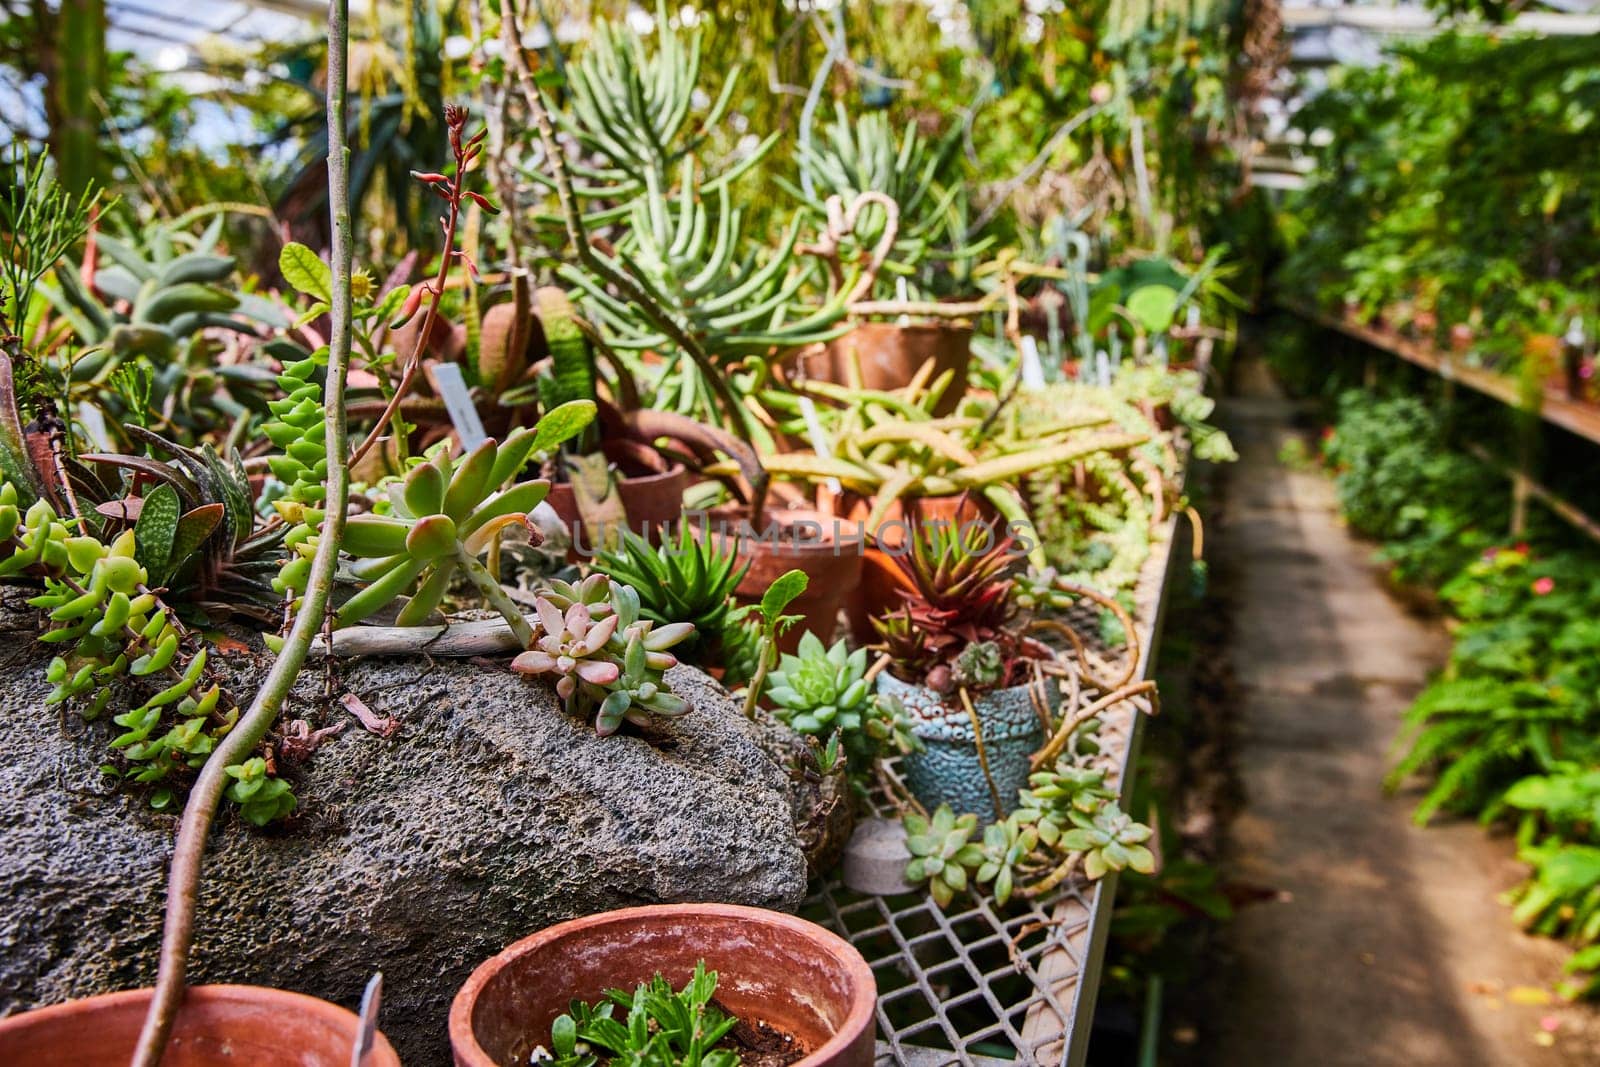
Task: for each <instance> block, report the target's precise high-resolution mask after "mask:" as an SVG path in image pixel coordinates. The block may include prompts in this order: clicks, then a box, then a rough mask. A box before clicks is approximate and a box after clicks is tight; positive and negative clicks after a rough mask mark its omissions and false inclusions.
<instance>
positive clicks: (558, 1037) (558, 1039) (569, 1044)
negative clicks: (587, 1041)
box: [550, 1015, 578, 1056]
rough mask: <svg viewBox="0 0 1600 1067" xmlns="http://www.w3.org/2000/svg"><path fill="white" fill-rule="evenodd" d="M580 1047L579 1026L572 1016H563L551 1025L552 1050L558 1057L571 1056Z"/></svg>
mask: <svg viewBox="0 0 1600 1067" xmlns="http://www.w3.org/2000/svg"><path fill="white" fill-rule="evenodd" d="M577 1045H578V1024H577V1022H576V1021H575V1020H574V1019H573V1018H572V1016H570V1015H562V1016H560V1017H558V1018H557V1019H556V1021H555V1022H553V1023H551V1024H550V1048H551V1050H552V1051H553V1052H555V1054H556V1055H557V1056H570V1055H572V1053H573V1050H574V1049H576V1048H577Z"/></svg>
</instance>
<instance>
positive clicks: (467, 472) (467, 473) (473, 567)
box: [284, 401, 594, 643]
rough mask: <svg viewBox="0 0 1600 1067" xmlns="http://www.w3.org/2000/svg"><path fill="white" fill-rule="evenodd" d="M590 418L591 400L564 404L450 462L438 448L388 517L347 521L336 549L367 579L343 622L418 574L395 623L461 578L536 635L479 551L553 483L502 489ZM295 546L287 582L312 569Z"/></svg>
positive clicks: (518, 627)
mask: <svg viewBox="0 0 1600 1067" xmlns="http://www.w3.org/2000/svg"><path fill="white" fill-rule="evenodd" d="M593 417H594V405H593V404H591V403H588V402H586V401H576V402H574V403H572V404H567V405H563V406H562V407H561V408H557V409H556V410H555V411H553V412H551V413H550V414H548V415H546V416H545V417H544V418H543V419H541V420H540V422H539V425H538V427H536V428H534V429H531V430H530V429H519V430H516V431H513V432H512V433H511V434H510V435H509V436H508V437H507V438H506V440H505V442H504V443H503V444H500V443H497V442H495V441H494V439H492V438H491V439H489V440H486V441H484V442H483V443H482V444H481V445H479V446H478V447H477V448H474V449H473V450H472V451H471V452H469V453H467V454H466V455H465V456H462V457H461V458H460V459H452V458H451V456H450V453H449V451H448V450H447V449H446V448H443V447H441V448H438V449H435V450H434V452H433V453H432V454H431V455H430V456H429V457H428V459H427V460H425V461H424V462H422V463H420V464H418V465H417V466H415V467H413V468H412V469H411V471H410V472H409V473H408V474H407V475H406V477H405V479H404V481H403V482H402V483H400V484H398V486H397V485H395V484H393V483H391V485H390V487H389V492H388V494H387V496H386V503H387V506H388V512H389V513H388V514H386V515H379V514H368V515H356V516H352V517H351V519H350V520H349V521H348V522H347V523H346V524H345V536H344V541H343V543H342V545H341V546H340V547H341V548H343V550H344V551H346V552H348V553H349V554H350V555H352V556H355V557H357V559H358V562H357V563H355V564H354V565H353V566H352V567H351V568H350V573H351V574H352V575H354V576H355V577H356V578H358V579H360V580H361V581H363V582H366V583H368V584H367V585H366V587H365V588H363V589H361V590H360V591H359V592H357V593H356V594H355V595H354V596H352V597H350V598H349V599H348V600H346V601H345V602H344V603H343V604H342V605H341V606H340V608H339V610H338V613H337V619H338V621H339V622H340V623H342V624H346V625H348V624H351V623H356V622H360V621H361V620H362V619H365V618H368V617H369V616H371V615H372V614H373V613H374V612H376V611H377V610H379V609H380V608H382V607H383V606H384V605H386V604H388V603H390V602H391V601H393V600H394V599H395V598H396V597H398V596H400V595H402V594H403V593H405V592H406V591H407V590H408V589H410V588H411V587H412V585H413V583H415V582H417V581H418V580H419V579H420V580H421V584H420V585H419V586H418V587H417V589H416V592H415V593H414V594H413V595H412V597H411V599H410V601H409V602H408V603H407V604H406V606H405V607H404V608H402V609H401V611H400V615H399V618H398V620H397V621H398V622H399V624H400V625H402V626H407V625H416V624H419V623H421V622H423V621H424V620H425V619H427V617H428V616H429V615H430V614H432V613H433V611H434V609H435V608H437V607H438V606H439V603H440V601H442V600H443V599H444V596H445V594H446V593H447V592H449V590H450V585H451V583H452V582H453V581H454V580H455V578H456V576H457V575H458V574H464V575H465V576H466V577H467V578H468V579H470V580H471V582H472V584H473V586H474V587H475V588H476V589H477V591H478V593H479V594H480V595H481V596H482V597H483V598H484V599H485V600H486V601H487V602H488V603H489V604H490V605H491V606H493V607H494V608H495V610H497V611H499V612H500V614H501V615H502V616H504V618H505V619H506V622H507V623H508V624H509V625H510V626H511V628H512V630H513V631H514V632H515V633H516V634H517V636H518V637H519V638H520V639H521V640H522V641H523V642H525V643H526V642H529V641H531V640H532V638H533V631H532V629H531V628H530V627H529V626H528V624H527V622H526V621H525V620H524V619H523V617H522V612H521V610H520V609H519V608H518V607H517V606H516V605H515V604H514V603H513V602H512V601H511V600H510V599H509V598H508V597H507V596H506V593H505V591H504V590H503V589H501V588H500V583H499V581H498V580H496V578H495V577H494V575H492V574H490V573H489V571H488V569H487V568H486V567H484V565H483V564H482V563H480V562H479V560H478V556H479V555H481V554H482V553H483V552H485V551H486V550H487V549H488V547H489V546H490V545H491V544H492V543H493V542H494V540H495V538H496V537H497V536H498V535H499V533H500V532H501V531H502V530H504V529H505V528H506V527H507V526H509V525H512V524H515V523H520V522H524V521H526V518H527V513H528V512H529V511H530V510H532V509H533V508H534V507H537V506H538V504H539V502H540V501H542V500H543V499H544V497H545V494H546V493H547V492H548V491H549V489H550V483H548V482H545V481H539V480H534V481H525V482H518V483H517V484H515V485H512V486H510V487H509V488H507V489H504V490H501V489H500V487H501V486H502V485H505V483H506V482H508V481H510V480H511V479H512V478H514V477H516V476H517V474H518V473H520V472H521V471H522V469H523V468H524V467H526V466H527V465H528V463H529V462H530V461H531V460H533V459H536V458H543V457H545V456H547V455H549V453H550V452H551V451H553V450H554V449H555V448H556V446H558V445H559V444H560V443H561V442H562V441H564V440H566V439H567V438H569V437H571V436H572V435H573V434H575V433H577V432H578V431H580V430H582V429H583V427H585V426H587V425H588V424H589V421H590V420H591V419H592V418H593ZM396 489H398V491H396ZM299 551H300V552H301V553H302V554H301V556H300V558H299V559H296V560H294V561H292V562H291V563H290V564H289V565H288V566H287V567H285V568H284V570H285V572H286V575H285V581H286V582H287V581H290V579H291V578H293V579H298V580H303V579H302V578H300V576H299V575H298V574H293V575H291V574H289V573H288V572H290V571H291V569H294V568H299V567H301V566H302V565H303V566H304V567H307V568H309V567H310V563H311V561H310V557H309V556H306V555H304V554H303V553H304V546H301V547H300V549H299Z"/></svg>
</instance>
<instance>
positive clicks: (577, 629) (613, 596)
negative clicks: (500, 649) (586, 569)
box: [511, 573, 694, 737]
mask: <svg viewBox="0 0 1600 1067" xmlns="http://www.w3.org/2000/svg"><path fill="white" fill-rule="evenodd" d="M535 612H536V615H537V619H538V629H537V630H536V631H535V632H534V634H533V637H532V638H531V640H530V641H529V643H528V650H527V651H526V652H523V653H522V654H521V655H519V656H517V658H516V659H514V660H512V662H511V668H512V670H515V671H518V672H520V673H522V674H528V675H533V676H537V677H544V678H550V679H553V680H554V682H555V688H556V695H557V696H559V697H560V698H561V700H562V703H563V704H565V705H566V708H567V710H568V711H570V712H573V713H575V714H588V713H589V712H591V711H593V712H594V716H595V722H594V726H595V732H596V733H598V734H600V736H602V737H605V736H607V735H610V734H613V733H616V732H617V730H618V728H620V727H621V726H622V723H623V721H624V720H628V721H631V722H634V723H637V724H640V725H643V724H646V723H648V722H649V721H650V719H651V717H653V716H659V717H663V718H672V717H675V716H678V715H682V714H683V713H684V712H686V711H688V710H689V704H688V702H687V701H685V700H684V699H683V698H682V697H680V696H678V695H677V694H676V693H674V692H672V691H671V690H670V689H668V688H667V686H666V682H665V680H664V679H663V677H662V675H663V674H664V672H665V671H666V670H667V669H668V668H669V667H673V666H675V665H676V664H677V662H678V661H677V658H676V657H675V656H673V655H672V653H670V652H668V651H667V649H669V648H671V647H673V646H674V645H676V644H678V643H679V642H681V641H684V640H685V639H687V638H688V637H689V636H691V635H692V634H693V633H694V627H693V625H691V624H689V623H669V624H667V625H665V626H661V627H657V626H656V625H655V623H654V622H652V621H651V620H649V619H644V618H641V617H640V615H639V594H638V593H637V592H635V591H634V589H633V588H632V587H631V586H627V585H624V584H622V583H621V582H613V581H612V580H611V579H610V578H609V577H607V576H606V575H604V574H599V573H596V574H592V575H590V576H589V577H588V578H586V579H584V580H583V581H582V582H579V583H576V584H569V583H566V582H555V583H552V590H551V592H550V593H548V594H546V595H544V596H541V597H538V598H537V599H536V600H535Z"/></svg>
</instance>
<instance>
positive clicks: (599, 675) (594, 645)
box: [511, 597, 622, 704]
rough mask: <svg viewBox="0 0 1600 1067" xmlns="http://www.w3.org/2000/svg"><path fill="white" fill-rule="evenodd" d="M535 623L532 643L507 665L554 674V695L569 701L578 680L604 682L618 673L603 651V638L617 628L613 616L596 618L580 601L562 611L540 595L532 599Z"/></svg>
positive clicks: (611, 680) (608, 681)
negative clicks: (537, 626)
mask: <svg viewBox="0 0 1600 1067" xmlns="http://www.w3.org/2000/svg"><path fill="white" fill-rule="evenodd" d="M536 607H537V610H538V615H539V627H540V630H541V631H542V632H541V633H540V634H538V635H537V636H535V637H534V639H533V647H532V648H530V649H529V650H528V651H526V652H524V653H522V655H520V656H518V657H517V658H516V659H514V660H512V661H511V668H512V670H515V671H520V672H522V673H523V674H549V675H555V676H556V695H557V696H559V697H560V698H561V699H562V701H563V702H565V703H568V704H570V703H571V702H572V698H573V696H575V695H576V694H577V691H578V683H579V682H580V681H584V682H588V683H589V684H590V685H597V686H606V685H610V684H611V683H612V682H615V681H616V680H617V679H618V678H620V677H622V668H621V666H620V665H618V664H617V663H615V662H613V661H612V660H611V659H609V658H600V657H602V656H603V655H604V653H605V648H606V642H608V641H610V640H611V635H612V634H613V633H615V632H616V630H617V617H616V616H615V615H607V616H606V617H605V618H603V619H600V620H599V621H598V622H597V621H595V619H594V618H593V617H592V616H591V615H590V614H589V608H588V606H587V605H584V604H573V605H572V606H571V607H569V608H567V611H566V614H565V615H563V614H562V613H561V609H560V608H558V607H556V606H555V605H554V604H552V603H551V602H550V601H548V600H546V599H545V598H543V597H540V598H539V600H538V601H537V603H536Z"/></svg>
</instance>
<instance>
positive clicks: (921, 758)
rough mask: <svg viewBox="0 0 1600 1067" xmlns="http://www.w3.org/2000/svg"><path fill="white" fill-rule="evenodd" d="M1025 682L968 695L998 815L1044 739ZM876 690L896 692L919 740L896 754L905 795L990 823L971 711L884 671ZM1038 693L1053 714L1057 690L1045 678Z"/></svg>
mask: <svg viewBox="0 0 1600 1067" xmlns="http://www.w3.org/2000/svg"><path fill="white" fill-rule="evenodd" d="M1028 689H1029V687H1028V686H1027V685H1016V686H1012V687H1011V688H1010V689H996V690H993V691H991V692H987V693H974V694H972V707H973V710H974V711H976V712H977V713H978V724H979V726H980V727H981V728H982V730H983V751H984V755H985V756H987V757H988V761H989V775H990V777H992V778H993V779H994V786H995V789H996V790H997V791H998V792H999V794H1000V806H1001V812H1002V814H1003V815H1009V814H1011V812H1012V811H1013V810H1015V809H1016V807H1017V793H1018V792H1019V791H1021V790H1022V789H1025V788H1027V785H1028V773H1029V766H1028V761H1029V759H1030V757H1032V755H1033V754H1034V752H1036V751H1038V749H1039V747H1040V746H1041V745H1043V744H1044V727H1043V725H1042V724H1041V723H1040V722H1039V713H1038V712H1037V711H1036V710H1034V706H1033V697H1032V696H1030V695H1029V692H1028ZM878 692H880V693H883V694H885V695H888V696H893V697H898V698H899V699H900V702H901V703H902V704H904V705H905V709H906V711H907V713H908V714H909V715H910V716H911V720H912V723H913V726H912V731H911V732H912V733H914V734H916V736H917V737H918V738H919V739H920V740H921V741H922V746H923V749H922V751H921V752H913V753H911V754H910V755H908V756H904V757H902V758H901V760H900V767H901V771H902V772H903V774H904V776H905V782H906V786H907V788H909V789H910V790H911V795H912V796H914V797H916V798H917V801H918V802H919V803H920V804H922V805H923V806H924V807H926V808H927V809H928V810H929V811H932V810H933V809H935V808H937V807H938V806H939V805H940V804H949V805H950V807H951V808H953V809H954V810H955V811H956V813H957V814H961V813H963V812H972V813H973V814H975V815H977V816H978V818H979V820H980V821H982V822H984V823H989V822H993V821H994V818H995V810H994V794H993V793H991V792H990V790H989V781H988V779H987V778H985V777H984V773H983V763H982V762H981V761H980V760H979V759H978V746H977V744H976V743H975V742H974V738H973V730H972V717H971V716H969V715H968V714H967V709H966V708H965V707H963V706H961V704H960V703H959V698H957V699H958V702H957V703H956V705H955V706H954V708H951V707H947V706H946V705H945V702H944V699H943V698H942V697H940V696H939V694H938V693H936V692H934V691H933V690H932V689H929V688H928V687H927V686H924V685H913V684H911V683H909V682H902V681H901V680H900V679H898V678H896V677H894V675H892V674H890V673H889V672H888V671H884V672H883V673H881V674H879V675H878ZM1045 693H1046V699H1047V700H1048V701H1049V703H1050V710H1051V713H1052V714H1054V712H1055V708H1056V704H1057V703H1058V702H1059V700H1060V690H1059V689H1058V687H1056V686H1055V685H1052V684H1049V683H1048V682H1047V683H1046V685H1045Z"/></svg>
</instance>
